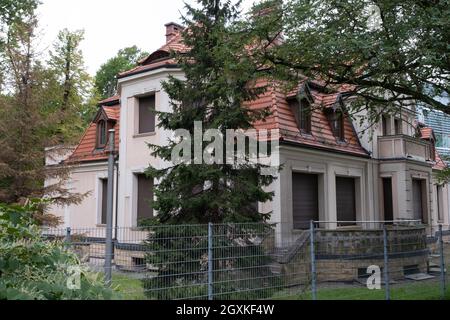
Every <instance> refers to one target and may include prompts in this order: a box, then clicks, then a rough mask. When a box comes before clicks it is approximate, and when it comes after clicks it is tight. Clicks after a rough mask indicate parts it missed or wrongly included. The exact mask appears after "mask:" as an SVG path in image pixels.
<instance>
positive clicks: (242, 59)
mask: <svg viewBox="0 0 450 320" xmlns="http://www.w3.org/2000/svg"><path fill="white" fill-rule="evenodd" d="M198 4H199V8H198V9H197V8H194V7H193V6H189V5H186V10H187V14H186V15H185V16H184V23H185V25H186V29H185V30H184V31H183V38H184V43H185V45H186V46H188V47H189V48H190V50H189V52H188V53H175V52H174V53H173V56H174V58H175V59H176V60H177V62H178V64H179V65H180V67H181V69H182V70H183V72H184V75H185V79H179V78H176V77H170V79H169V80H168V81H167V82H164V83H163V88H164V90H165V91H166V92H167V94H168V95H169V97H170V100H171V107H172V109H173V112H169V113H165V112H158V117H159V120H160V124H159V127H160V128H162V129H165V130H170V131H174V130H177V129H185V130H187V131H188V132H189V133H190V135H191V137H194V122H195V121H199V122H201V123H202V128H203V133H204V132H205V131H206V130H208V129H217V130H220V133H221V134H222V137H224V138H223V139H222V140H223V141H214V142H216V143H219V144H221V145H220V147H222V149H223V150H225V149H226V141H225V140H226V139H225V137H226V130H228V129H232V130H239V129H242V130H246V129H251V128H253V124H254V123H255V121H258V120H263V119H264V118H265V117H266V116H268V115H269V111H268V109H267V108H264V109H260V110H251V109H250V108H248V107H246V103H248V102H250V101H252V100H254V99H256V98H257V97H258V95H260V94H261V93H263V92H264V91H265V90H266V88H265V87H257V86H255V85H253V84H254V83H255V81H256V80H258V79H261V78H262V77H264V74H265V72H264V70H261V68H260V67H259V65H256V64H255V63H254V61H253V59H252V58H251V57H249V56H247V55H242V52H243V50H245V48H246V47H247V45H248V44H249V43H248V42H245V41H243V40H245V38H244V37H242V36H241V35H239V34H236V33H234V32H233V23H234V22H235V20H236V19H237V17H238V16H239V8H238V7H236V6H234V5H233V4H231V2H221V1H212V0H203V1H198ZM193 62H194V63H193ZM178 142H179V141H175V140H171V141H169V142H168V144H167V145H164V146H158V145H151V146H150V147H151V149H152V151H153V153H152V154H153V155H154V156H156V157H158V158H160V159H162V160H164V161H168V162H170V161H171V160H172V159H171V154H172V151H173V150H174V148H175V147H177V145H178ZM193 144H194V143H192V144H191V149H192V151H194V147H193ZM208 144H210V142H207V141H203V144H202V150H205V149H206V147H207V146H208ZM234 146H236V144H235V145H234ZM246 149H247V150H246V152H247V153H246V154H245V157H246V160H248V159H249V153H248V151H249V150H248V148H246ZM223 154H224V155H223V159H221V160H222V161H221V162H222V164H220V163H213V164H208V163H206V162H205V161H202V164H194V161H195V159H194V157H195V152H191V157H190V159H189V160H191V161H190V162H189V161H186V162H183V163H179V164H174V165H173V166H171V167H169V168H164V169H159V168H153V167H150V168H149V169H148V171H147V172H148V174H149V175H150V176H151V177H154V178H157V179H159V180H160V182H159V183H158V185H157V186H156V187H155V189H154V193H155V199H156V200H155V201H154V202H153V206H154V208H155V209H156V210H157V211H158V219H159V220H160V221H161V222H167V223H207V222H223V221H233V222H255V221H262V220H264V219H266V218H267V217H268V215H263V214H260V213H258V210H257V209H256V207H255V205H254V204H255V203H256V202H262V203H264V202H266V201H269V200H271V199H272V197H273V193H271V192H265V190H264V187H266V186H268V185H269V184H270V183H271V182H272V181H273V180H274V177H273V176H267V175H261V171H262V169H263V168H265V166H264V165H262V164H253V163H251V162H250V161H245V163H244V164H236V165H232V164H227V163H226V162H227V161H226V155H225V152H223ZM208 185H209V186H208ZM207 186H208V187H207Z"/></svg>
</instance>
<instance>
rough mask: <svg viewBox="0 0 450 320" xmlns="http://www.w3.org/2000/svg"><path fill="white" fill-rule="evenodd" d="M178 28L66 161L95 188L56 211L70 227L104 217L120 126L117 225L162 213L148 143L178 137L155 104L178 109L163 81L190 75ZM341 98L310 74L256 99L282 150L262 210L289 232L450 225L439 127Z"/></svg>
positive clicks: (95, 223) (78, 181) (84, 184)
mask: <svg viewBox="0 0 450 320" xmlns="http://www.w3.org/2000/svg"><path fill="white" fill-rule="evenodd" d="M180 30H182V27H181V26H179V25H177V24H175V23H169V24H167V25H166V43H165V44H164V45H163V46H162V47H161V48H160V49H158V50H156V51H155V52H153V53H152V54H150V55H149V56H148V57H147V58H146V59H144V60H142V61H141V62H140V64H139V65H138V66H137V67H135V68H133V69H132V70H129V71H126V72H123V73H121V74H119V75H118V95H117V96H114V97H111V98H109V99H106V100H103V101H101V102H100V103H99V109H98V113H97V115H96V116H95V118H94V119H93V121H92V123H91V124H90V126H89V127H88V128H87V130H86V132H85V134H84V136H83V137H82V139H81V141H80V143H79V144H78V145H77V146H76V147H75V148H74V150H73V151H71V152H70V153H69V154H68V155H67V157H66V158H65V160H64V161H66V162H68V163H71V164H73V165H74V167H73V169H72V174H71V179H70V182H69V183H70V187H71V188H72V189H73V191H75V192H80V193H85V192H89V195H88V196H87V197H86V198H85V199H84V201H83V202H82V203H81V204H79V205H71V206H66V207H57V206H54V207H52V208H51V213H53V214H56V215H58V216H60V217H62V218H63V220H64V224H65V226H67V227H69V226H70V227H72V228H83V227H102V226H104V225H105V223H106V185H107V180H106V179H107V153H106V150H107V148H108V144H109V142H108V137H107V131H108V129H110V128H114V129H115V134H116V139H115V144H116V147H117V150H118V158H117V170H116V175H117V176H116V182H117V184H116V186H115V196H114V199H115V200H114V201H115V205H114V208H115V210H114V211H115V212H114V225H116V226H119V227H136V226H138V222H139V220H140V219H142V218H148V217H152V216H153V215H155V214H156V212H153V210H152V209H151V206H150V203H151V201H152V199H153V193H152V188H153V186H154V183H155V181H152V180H150V179H148V178H146V176H145V175H144V174H143V173H144V171H145V170H146V168H147V167H148V166H149V164H152V166H154V167H159V168H161V167H164V166H165V165H167V164H166V163H163V162H161V160H160V159H157V158H154V157H152V156H151V150H150V149H149V147H148V145H147V144H149V143H150V144H165V143H166V142H167V139H168V138H169V137H171V132H167V131H164V130H162V129H160V128H158V126H157V124H158V118H157V117H156V116H155V114H154V113H153V112H152V110H156V111H165V112H170V111H171V107H170V103H169V97H168V95H167V93H166V92H164V90H163V88H162V85H161V82H163V81H164V80H167V79H168V77H169V76H173V77H177V78H181V79H182V78H183V72H182V70H181V69H180V68H179V67H178V66H177V64H176V62H175V61H174V60H173V59H171V57H170V50H176V51H186V50H188V48H186V47H185V46H184V45H183V43H182V39H181V35H180ZM344 97H345V91H342V92H331V91H329V90H328V89H326V88H324V87H323V86H322V85H321V84H320V83H317V82H315V81H309V82H304V83H302V84H300V85H299V87H298V90H296V91H294V92H290V93H285V92H283V90H282V88H279V87H278V86H276V85H273V86H270V87H269V90H267V92H265V93H264V94H262V95H261V96H260V97H259V98H258V99H257V100H256V101H253V102H252V103H251V108H266V107H270V109H271V110H272V114H271V115H270V116H269V117H268V118H267V119H266V120H265V121H264V122H259V123H256V124H255V127H256V129H271V130H275V131H276V132H277V134H278V135H277V136H278V138H279V145H280V147H279V151H278V153H277V156H278V157H279V158H278V160H279V163H281V164H283V169H282V171H281V172H280V173H279V175H278V179H277V180H276V181H275V182H274V183H273V184H272V185H271V186H270V189H271V190H273V191H274V192H275V197H274V199H273V201H271V202H268V203H260V204H259V210H260V212H262V213H264V212H271V213H272V215H271V216H272V220H273V221H274V222H281V226H282V228H284V230H283V232H289V231H292V230H301V229H305V228H308V227H309V221H310V220H316V221H328V223H326V224H324V225H323V227H324V228H329V229H334V228H339V227H345V228H348V227H349V226H351V225H352V224H355V225H356V227H357V225H358V221H380V220H389V221H390V220H413V219H414V220H420V221H422V222H423V224H425V225H427V226H428V228H427V230H428V232H429V233H431V232H434V231H435V230H436V226H437V225H438V224H443V225H444V226H445V227H446V228H448V226H449V218H450V216H449V192H448V186H447V185H440V184H439V183H438V181H436V179H435V178H434V174H433V173H434V172H435V171H436V170H441V169H443V168H445V163H444V162H443V161H442V160H441V158H440V155H439V152H438V151H441V149H439V148H437V146H436V134H435V133H433V129H431V128H430V127H426V126H425V125H421V126H416V125H414V123H415V121H414V120H415V117H416V112H415V110H412V109H411V110H410V109H404V110H402V112H401V113H399V114H398V115H384V116H382V119H381V121H380V123H377V124H376V125H374V126H368V127H365V126H364V125H363V124H360V123H359V122H358V121H352V120H351V119H350V118H349V117H348V116H347V115H346V114H345V112H342V111H345V103H344V100H345V99H344ZM306 110H312V112H305V111H306ZM366 126H367V125H366ZM447 134H448V133H447ZM49 165H52V164H51V163H49ZM338 221H343V223H338Z"/></svg>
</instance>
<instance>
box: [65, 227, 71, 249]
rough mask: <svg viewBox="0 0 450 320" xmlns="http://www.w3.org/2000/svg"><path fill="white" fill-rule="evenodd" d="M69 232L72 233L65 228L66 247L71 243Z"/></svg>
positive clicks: (68, 228)
mask: <svg viewBox="0 0 450 320" xmlns="http://www.w3.org/2000/svg"><path fill="white" fill-rule="evenodd" d="M71 232H72V229H70V227H67V228H66V239H65V240H66V243H67V244H68V245H70V243H71V242H72V237H71Z"/></svg>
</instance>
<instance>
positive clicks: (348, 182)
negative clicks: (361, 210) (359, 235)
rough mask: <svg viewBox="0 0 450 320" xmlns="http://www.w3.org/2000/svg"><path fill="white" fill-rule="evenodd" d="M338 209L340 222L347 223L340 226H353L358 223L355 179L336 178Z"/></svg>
mask: <svg viewBox="0 0 450 320" xmlns="http://www.w3.org/2000/svg"><path fill="white" fill-rule="evenodd" d="M336 209H337V219H338V221H347V222H346V223H341V224H340V225H352V224H355V223H356V222H353V221H356V195H355V179H354V178H344V177H336Z"/></svg>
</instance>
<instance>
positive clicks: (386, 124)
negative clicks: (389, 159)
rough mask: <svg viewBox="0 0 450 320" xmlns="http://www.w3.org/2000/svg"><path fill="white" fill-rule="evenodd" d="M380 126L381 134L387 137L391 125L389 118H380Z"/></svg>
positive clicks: (383, 116)
mask: <svg viewBox="0 0 450 320" xmlns="http://www.w3.org/2000/svg"><path fill="white" fill-rule="evenodd" d="M381 125H382V130H383V132H382V134H383V136H387V135H389V134H390V133H391V124H390V121H389V118H388V117H387V116H385V115H382V116H381Z"/></svg>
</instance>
